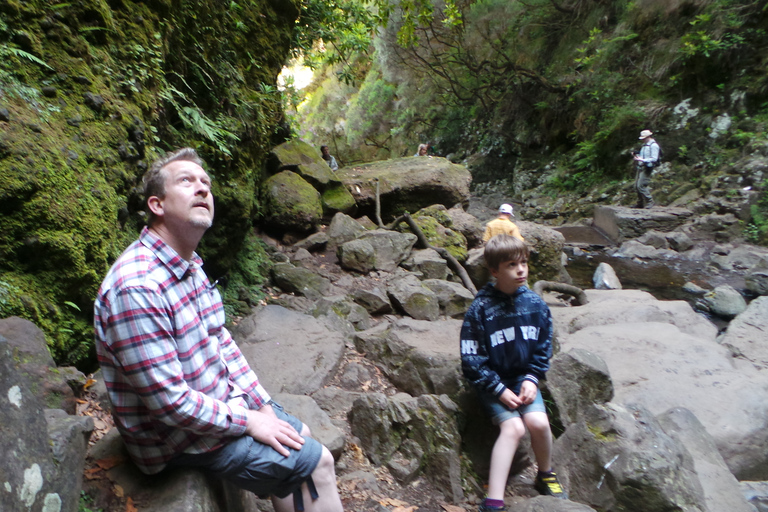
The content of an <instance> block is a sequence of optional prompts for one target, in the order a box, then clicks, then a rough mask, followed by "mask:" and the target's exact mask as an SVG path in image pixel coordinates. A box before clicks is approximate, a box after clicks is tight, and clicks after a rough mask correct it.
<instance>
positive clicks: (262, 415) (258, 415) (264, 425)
mask: <svg viewBox="0 0 768 512" xmlns="http://www.w3.org/2000/svg"><path fill="white" fill-rule="evenodd" d="M246 414H247V415H248V424H247V425H246V426H245V433H246V434H247V435H249V436H251V437H252V438H254V439H255V440H257V441H259V442H261V443H264V444H267V445H269V446H271V447H272V448H274V449H275V450H277V452H278V453H279V454H280V455H282V456H284V457H287V456H288V455H290V452H289V451H288V450H287V449H286V447H288V448H293V449H294V450H300V449H301V445H303V444H304V438H303V437H301V436H300V435H299V433H298V432H296V429H295V428H293V427H292V426H291V424H290V423H288V422H287V421H283V420H280V419H278V418H277V416H276V415H275V412H274V411H273V410H272V406H270V405H266V406H264V407H262V408H261V409H259V410H258V411H250V410H249V411H247V413H246Z"/></svg>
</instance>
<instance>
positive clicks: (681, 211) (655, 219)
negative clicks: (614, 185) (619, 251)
mask: <svg viewBox="0 0 768 512" xmlns="http://www.w3.org/2000/svg"><path fill="white" fill-rule="evenodd" d="M691 216H693V212H692V211H690V210H687V209H685V208H669V207H665V208H652V209H647V210H643V209H638V208H626V207H623V206H607V205H596V206H595V211H594V213H593V224H594V226H595V227H597V228H599V229H600V230H601V231H602V232H603V233H605V234H606V235H608V237H609V238H610V239H611V240H612V241H613V242H614V243H616V244H621V243H622V242H624V240H626V239H628V238H637V237H639V236H641V235H642V234H644V233H645V232H646V231H650V230H656V231H662V232H668V231H672V230H674V229H676V228H678V227H680V226H682V225H683V224H684V223H685V222H686V221H687V220H688V219H690V218H691Z"/></svg>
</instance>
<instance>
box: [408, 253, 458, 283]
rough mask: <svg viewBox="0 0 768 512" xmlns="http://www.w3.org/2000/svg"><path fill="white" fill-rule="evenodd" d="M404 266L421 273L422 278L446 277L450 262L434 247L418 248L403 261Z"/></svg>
mask: <svg viewBox="0 0 768 512" xmlns="http://www.w3.org/2000/svg"><path fill="white" fill-rule="evenodd" d="M402 266H403V268H405V269H407V270H410V271H412V272H418V273H419V274H421V278H422V279H445V278H447V277H448V262H447V261H445V260H444V259H443V257H442V256H440V253H438V252H437V251H436V250H434V249H416V250H414V251H413V252H412V253H411V257H410V258H408V259H407V260H406V261H404V262H403V265H402Z"/></svg>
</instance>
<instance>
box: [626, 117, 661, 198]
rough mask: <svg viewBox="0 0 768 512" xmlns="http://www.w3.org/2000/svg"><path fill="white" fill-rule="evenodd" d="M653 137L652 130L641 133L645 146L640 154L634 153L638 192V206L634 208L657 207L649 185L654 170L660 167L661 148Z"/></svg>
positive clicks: (636, 188)
mask: <svg viewBox="0 0 768 512" xmlns="http://www.w3.org/2000/svg"><path fill="white" fill-rule="evenodd" d="M651 135H653V132H652V131H651V130H643V131H641V132H640V140H641V141H643V146H642V147H641V148H640V152H639V153H635V152H633V153H632V155H633V157H634V159H635V167H636V173H635V190H636V191H637V204H636V205H635V206H633V208H652V207H653V206H654V205H655V203H654V202H653V197H651V189H650V188H649V186H648V185H649V184H650V182H651V173H652V172H653V169H654V168H655V167H657V166H658V165H659V160H660V157H661V147H660V146H659V143H658V142H656V140H654V138H653V137H651Z"/></svg>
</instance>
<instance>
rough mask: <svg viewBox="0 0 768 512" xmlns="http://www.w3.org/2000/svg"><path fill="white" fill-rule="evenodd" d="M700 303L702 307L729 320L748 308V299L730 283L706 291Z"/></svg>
mask: <svg viewBox="0 0 768 512" xmlns="http://www.w3.org/2000/svg"><path fill="white" fill-rule="evenodd" d="M698 304H699V306H701V307H702V309H707V310H709V311H710V312H711V313H712V314H715V315H717V316H720V317H723V318H727V319H729V320H730V319H731V318H733V317H735V316H736V315H738V314H740V313H743V312H744V310H746V309H747V301H746V300H745V299H744V297H743V296H742V295H741V293H739V291H738V290H736V289H735V288H734V287H733V286H731V285H728V284H723V285H720V286H718V287H716V288H715V289H714V290H712V291H711V292H708V293H706V294H705V295H704V296H703V297H702V298H701V300H700V301H699V302H698Z"/></svg>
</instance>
